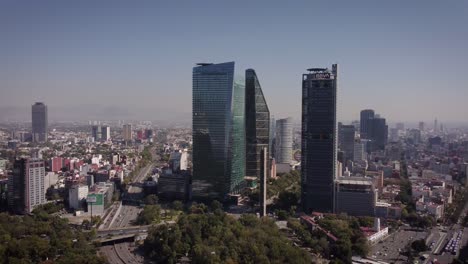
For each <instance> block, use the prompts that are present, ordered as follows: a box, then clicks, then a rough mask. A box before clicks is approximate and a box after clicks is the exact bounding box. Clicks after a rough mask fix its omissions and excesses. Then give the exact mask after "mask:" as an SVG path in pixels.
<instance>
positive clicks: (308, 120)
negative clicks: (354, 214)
mask: <svg viewBox="0 0 468 264" xmlns="http://www.w3.org/2000/svg"><path fill="white" fill-rule="evenodd" d="M308 71H309V73H307V74H303V75H302V155H301V171H302V181H301V184H302V186H301V189H302V198H301V199H302V205H303V210H304V211H305V212H306V213H309V212H311V211H320V212H333V211H334V207H335V206H334V182H335V173H336V160H337V135H336V130H337V127H336V97H337V78H338V65H337V64H333V65H332V70H331V71H330V70H329V69H322V68H312V69H308Z"/></svg>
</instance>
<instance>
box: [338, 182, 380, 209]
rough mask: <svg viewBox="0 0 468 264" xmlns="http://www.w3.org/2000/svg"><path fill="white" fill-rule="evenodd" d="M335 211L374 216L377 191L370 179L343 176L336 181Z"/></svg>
mask: <svg viewBox="0 0 468 264" xmlns="http://www.w3.org/2000/svg"><path fill="white" fill-rule="evenodd" d="M335 193H336V210H335V211H336V213H346V214H348V215H354V216H374V215H375V203H376V200H377V193H376V190H375V187H374V185H373V183H372V181H371V180H367V179H364V178H363V179H358V178H349V177H343V178H341V179H339V180H337V182H336V192H335Z"/></svg>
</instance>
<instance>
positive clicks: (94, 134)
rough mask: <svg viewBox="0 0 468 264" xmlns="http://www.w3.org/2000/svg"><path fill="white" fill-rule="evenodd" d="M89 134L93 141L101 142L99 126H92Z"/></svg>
mask: <svg viewBox="0 0 468 264" xmlns="http://www.w3.org/2000/svg"><path fill="white" fill-rule="evenodd" d="M91 134H92V137H93V138H94V141H99V140H101V136H102V130H101V126H96V125H95V126H92V127H91Z"/></svg>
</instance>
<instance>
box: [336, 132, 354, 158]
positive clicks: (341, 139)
mask: <svg viewBox="0 0 468 264" xmlns="http://www.w3.org/2000/svg"><path fill="white" fill-rule="evenodd" d="M355 133H356V130H355V128H354V126H353V125H339V126H338V147H339V148H340V150H341V151H343V152H344V163H346V162H347V161H348V160H354V140H355Z"/></svg>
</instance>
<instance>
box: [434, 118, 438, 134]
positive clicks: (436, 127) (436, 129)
mask: <svg viewBox="0 0 468 264" xmlns="http://www.w3.org/2000/svg"><path fill="white" fill-rule="evenodd" d="M438 132H439V126H438V125H437V118H436V119H435V120H434V133H438Z"/></svg>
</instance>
